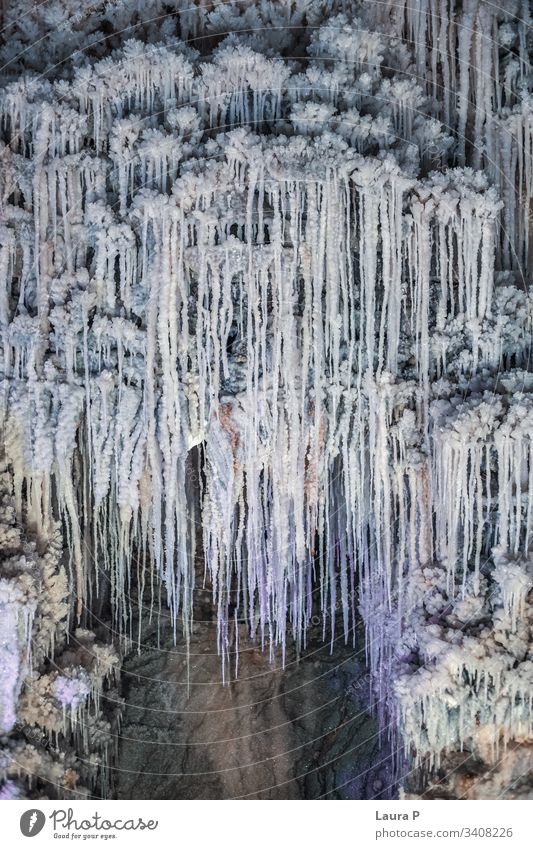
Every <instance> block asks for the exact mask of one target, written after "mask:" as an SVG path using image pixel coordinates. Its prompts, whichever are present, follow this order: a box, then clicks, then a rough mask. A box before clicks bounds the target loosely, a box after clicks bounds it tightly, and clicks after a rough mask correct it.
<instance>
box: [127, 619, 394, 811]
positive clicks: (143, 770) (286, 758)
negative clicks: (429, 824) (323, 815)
mask: <svg viewBox="0 0 533 849" xmlns="http://www.w3.org/2000/svg"><path fill="white" fill-rule="evenodd" d="M205 613H206V614H209V608H208V607H206V608H205ZM213 628H216V619H213V620H212V621H208V622H204V623H197V624H195V626H194V629H193V635H192V640H191V655H190V665H189V669H187V657H186V652H185V647H184V645H183V643H181V642H180V643H179V644H178V645H177V646H174V645H173V644H172V641H171V640H169V639H166V640H163V641H162V643H161V644H160V646H158V645H157V640H156V637H155V635H152V636H151V637H150V635H149V634H148V635H147V637H146V639H147V641H148V645H145V646H144V648H143V650H142V653H141V655H140V656H137V655H136V654H134V655H132V656H131V657H129V658H126V660H125V663H124V667H123V678H122V680H123V692H124V695H125V697H126V707H125V711H124V715H123V721H122V726H121V745H120V751H119V758H118V762H117V766H118V771H117V773H116V776H115V779H116V782H117V784H116V788H115V789H116V795H117V797H118V798H126V799H127V798H150V799H178V798H179V799H206V798H207V799H229V798H241V797H244V798H251V799H314V798H318V797H320V796H324V797H325V798H328V799H353V798H373V797H376V798H377V797H380V795H381V794H383V797H384V798H391V797H393V796H394V793H395V789H394V787H395V785H394V778H393V775H392V769H391V760H390V752H389V751H388V749H387V747H386V746H385V745H383V744H380V742H379V739H378V737H379V735H378V728H377V725H376V723H375V721H373V720H372V719H371V718H370V716H369V713H368V692H369V676H368V673H367V671H366V670H365V667H364V663H363V662H362V661H363V660H364V649H362V647H361V646H359V647H358V648H355V649H354V648H353V647H352V646H350V647H346V646H344V644H343V640H339V641H338V643H337V644H336V646H335V650H334V651H333V653H332V654H330V652H329V646H324V643H323V642H322V640H321V639H320V638H319V634H317V633H315V634H314V635H313V631H312V630H311V633H310V640H309V644H308V647H307V649H306V651H304V652H303V653H302V657H301V659H300V660H299V661H297V660H296V658H295V653H294V650H290V652H288V656H287V660H286V666H285V669H284V670H283V669H282V668H281V665H280V662H281V656H280V653H279V652H278V653H276V656H275V657H274V659H273V662H272V664H270V663H269V660H268V656H267V655H266V654H265V653H264V652H262V651H261V650H260V649H259V648H258V647H252V646H250V645H249V643H248V642H247V641H246V629H245V628H244V627H243V626H240V627H239V632H240V633H239V639H240V651H239V658H238V664H239V669H238V676H239V677H238V680H234V671H235V670H234V668H233V669H228V678H229V679H230V680H229V681H228V683H227V684H225V685H223V684H222V683H221V680H220V658H219V657H218V656H217V655H216V654H214V653H213ZM316 630H317V629H316V627H315V632H316ZM234 649H235V643H234V637H233V639H232V646H231V651H232V653H233V652H234ZM231 662H232V663H234V662H235V655H234V654H232V655H231ZM187 678H189V680H190V691H189V693H187V686H186V681H187ZM217 741H218V742H217Z"/></svg>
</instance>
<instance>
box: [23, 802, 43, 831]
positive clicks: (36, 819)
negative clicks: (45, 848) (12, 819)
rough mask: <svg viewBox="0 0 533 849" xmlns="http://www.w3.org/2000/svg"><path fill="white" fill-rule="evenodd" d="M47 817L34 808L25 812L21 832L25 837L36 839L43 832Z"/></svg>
mask: <svg viewBox="0 0 533 849" xmlns="http://www.w3.org/2000/svg"><path fill="white" fill-rule="evenodd" d="M45 822H46V817H45V815H44V814H43V812H42V811H38V810H37V809H36V808H32V809H31V810H30V811H24V813H23V814H22V816H21V818H20V830H21V832H22V833H23V835H24V837H35V835H36V834H39V832H40V831H42V830H43V827H44V824H45Z"/></svg>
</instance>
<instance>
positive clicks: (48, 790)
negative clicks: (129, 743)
mask: <svg viewBox="0 0 533 849" xmlns="http://www.w3.org/2000/svg"><path fill="white" fill-rule="evenodd" d="M0 538H1V542H2V547H1V552H2V554H1V557H2V559H1V563H0V570H1V572H0V574H1V576H2V577H1V578H0V629H1V631H0V633H1V640H0V669H1V672H0V777H1V779H2V781H3V791H5V793H6V794H7V796H6V797H5V798H28V797H29V798H31V797H32V795H33V794H34V793H38V795H39V796H40V797H41V798H42V797H43V794H46V795H48V794H50V795H51V796H52V798H61V797H65V796H68V795H69V794H70V793H71V792H74V793H75V795H76V796H77V797H79V796H85V795H87V794H88V793H89V792H90V791H89V788H94V787H95V786H96V782H97V780H98V785H99V787H100V788H101V789H102V790H103V791H104V792H106V788H107V785H108V781H109V775H108V772H107V769H106V767H107V765H108V760H109V758H110V756H111V755H112V754H113V748H114V747H113V746H112V745H111V744H112V742H113V735H112V733H111V730H112V724H113V723H114V722H115V720H116V716H117V715H118V711H117V706H120V700H119V699H117V698H116V693H115V695H114V696H112V695H111V690H109V687H108V682H109V683H110V684H113V683H114V681H115V679H116V677H117V674H118V664H119V658H118V655H117V653H116V652H115V651H114V650H113V648H112V647H111V646H107V645H106V646H102V645H100V644H98V643H96V642H95V635H94V634H93V633H92V632H90V631H82V630H80V629H78V630H77V631H76V632H75V633H74V634H73V635H72V639H71V641H70V643H71V644H70V647H69V648H68V649H67V648H66V647H65V643H66V640H67V628H68V616H69V600H68V596H69V587H68V580H67V575H66V573H65V569H64V567H63V566H62V564H61V560H62V555H63V538H62V534H61V531H60V528H59V526H58V525H57V524H55V525H53V526H51V527H50V528H49V531H48V536H47V537H46V539H45V538H44V537H43V536H42V535H41V536H40V538H39V540H37V538H36V535H35V531H34V530H31V531H30V530H25V529H24V527H23V525H21V524H20V523H19V522H17V520H16V515H15V506H14V499H13V496H12V480H11V475H10V474H9V472H8V471H7V470H6V469H4V470H3V471H2V473H1V477H0ZM106 689H107V690H108V695H107V696H106V699H108V700H110V703H112V704H111V708H110V707H109V705H108V704H107V703H106V705H105V707H106V710H105V711H104V710H103V709H102V705H101V693H102V692H103V691H104V690H106ZM86 783H87V784H88V787H87V786H85V785H86Z"/></svg>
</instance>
